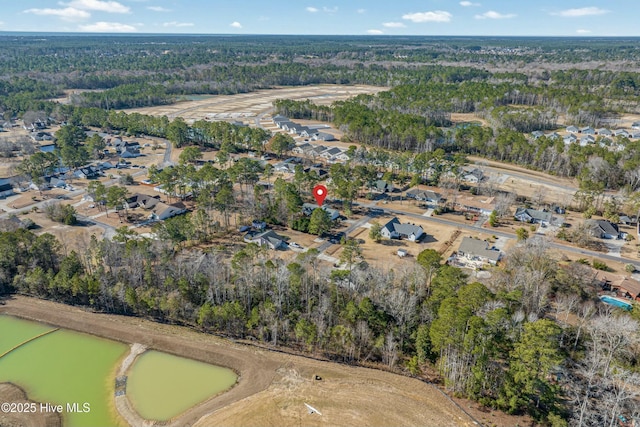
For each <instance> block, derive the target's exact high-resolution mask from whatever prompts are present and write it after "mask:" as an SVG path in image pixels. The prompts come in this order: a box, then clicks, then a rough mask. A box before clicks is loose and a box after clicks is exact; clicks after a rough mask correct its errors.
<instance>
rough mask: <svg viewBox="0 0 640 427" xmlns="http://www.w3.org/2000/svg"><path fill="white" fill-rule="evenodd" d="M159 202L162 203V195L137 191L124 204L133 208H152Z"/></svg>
mask: <svg viewBox="0 0 640 427" xmlns="http://www.w3.org/2000/svg"><path fill="white" fill-rule="evenodd" d="M158 203H161V201H160V196H157V195H156V196H150V195H148V194H141V193H136V194H134V195H132V196H129V197H127V200H126V201H125V202H124V205H125V207H126V208H127V209H133V208H137V207H141V208H144V209H152V208H154V207H155V206H156V205H157V204H158Z"/></svg>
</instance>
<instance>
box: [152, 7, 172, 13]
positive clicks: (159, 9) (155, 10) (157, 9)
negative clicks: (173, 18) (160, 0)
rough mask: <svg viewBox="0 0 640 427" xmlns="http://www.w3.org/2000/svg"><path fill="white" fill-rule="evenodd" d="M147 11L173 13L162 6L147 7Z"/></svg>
mask: <svg viewBox="0 0 640 427" xmlns="http://www.w3.org/2000/svg"><path fill="white" fill-rule="evenodd" d="M147 9H149V10H153V11H154V12H171V9H167V8H166V7H162V6H147Z"/></svg>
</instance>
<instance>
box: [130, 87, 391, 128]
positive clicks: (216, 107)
mask: <svg viewBox="0 0 640 427" xmlns="http://www.w3.org/2000/svg"><path fill="white" fill-rule="evenodd" d="M387 89H388V88H385V87H378V86H367V85H355V86H345V85H318V86H291V87H281V88H276V89H266V90H259V91H256V92H250V93H241V94H237V95H213V96H211V97H207V98H206V99H202V100H197V101H181V102H178V103H176V104H171V105H161V106H157V107H144V108H135V109H130V110H124V111H125V112H127V113H132V112H137V113H141V114H149V115H151V116H167V117H168V118H170V119H173V118H175V117H182V118H183V119H185V120H203V119H211V120H239V121H242V119H244V118H247V117H255V116H257V115H258V114H260V113H263V112H265V111H268V110H269V109H270V108H271V107H272V102H273V101H275V100H276V99H293V100H300V101H303V100H305V99H309V100H310V101H312V102H314V103H315V104H320V105H329V104H331V103H333V102H335V101H341V100H345V99H348V98H352V97H354V96H356V95H360V94H364V93H378V92H382V91H384V90H387Z"/></svg>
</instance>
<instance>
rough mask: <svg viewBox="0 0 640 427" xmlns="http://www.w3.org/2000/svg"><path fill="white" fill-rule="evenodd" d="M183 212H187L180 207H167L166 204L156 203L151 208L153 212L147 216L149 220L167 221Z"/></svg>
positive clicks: (172, 205)
mask: <svg viewBox="0 0 640 427" xmlns="http://www.w3.org/2000/svg"><path fill="white" fill-rule="evenodd" d="M185 212H187V210H186V209H185V208H184V207H182V205H178V204H171V205H167V204H166V203H163V202H159V203H156V205H155V206H154V207H153V211H152V213H151V215H149V218H150V219H153V220H156V221H164V220H165V219H169V218H171V217H174V216H176V215H181V214H183V213H185Z"/></svg>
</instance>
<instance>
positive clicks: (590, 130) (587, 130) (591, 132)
mask: <svg viewBox="0 0 640 427" xmlns="http://www.w3.org/2000/svg"><path fill="white" fill-rule="evenodd" d="M579 132H580V133H583V134H586V135H595V133H596V130H595V129H594V128H592V127H591V126H587V127H583V128H580V130H579Z"/></svg>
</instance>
